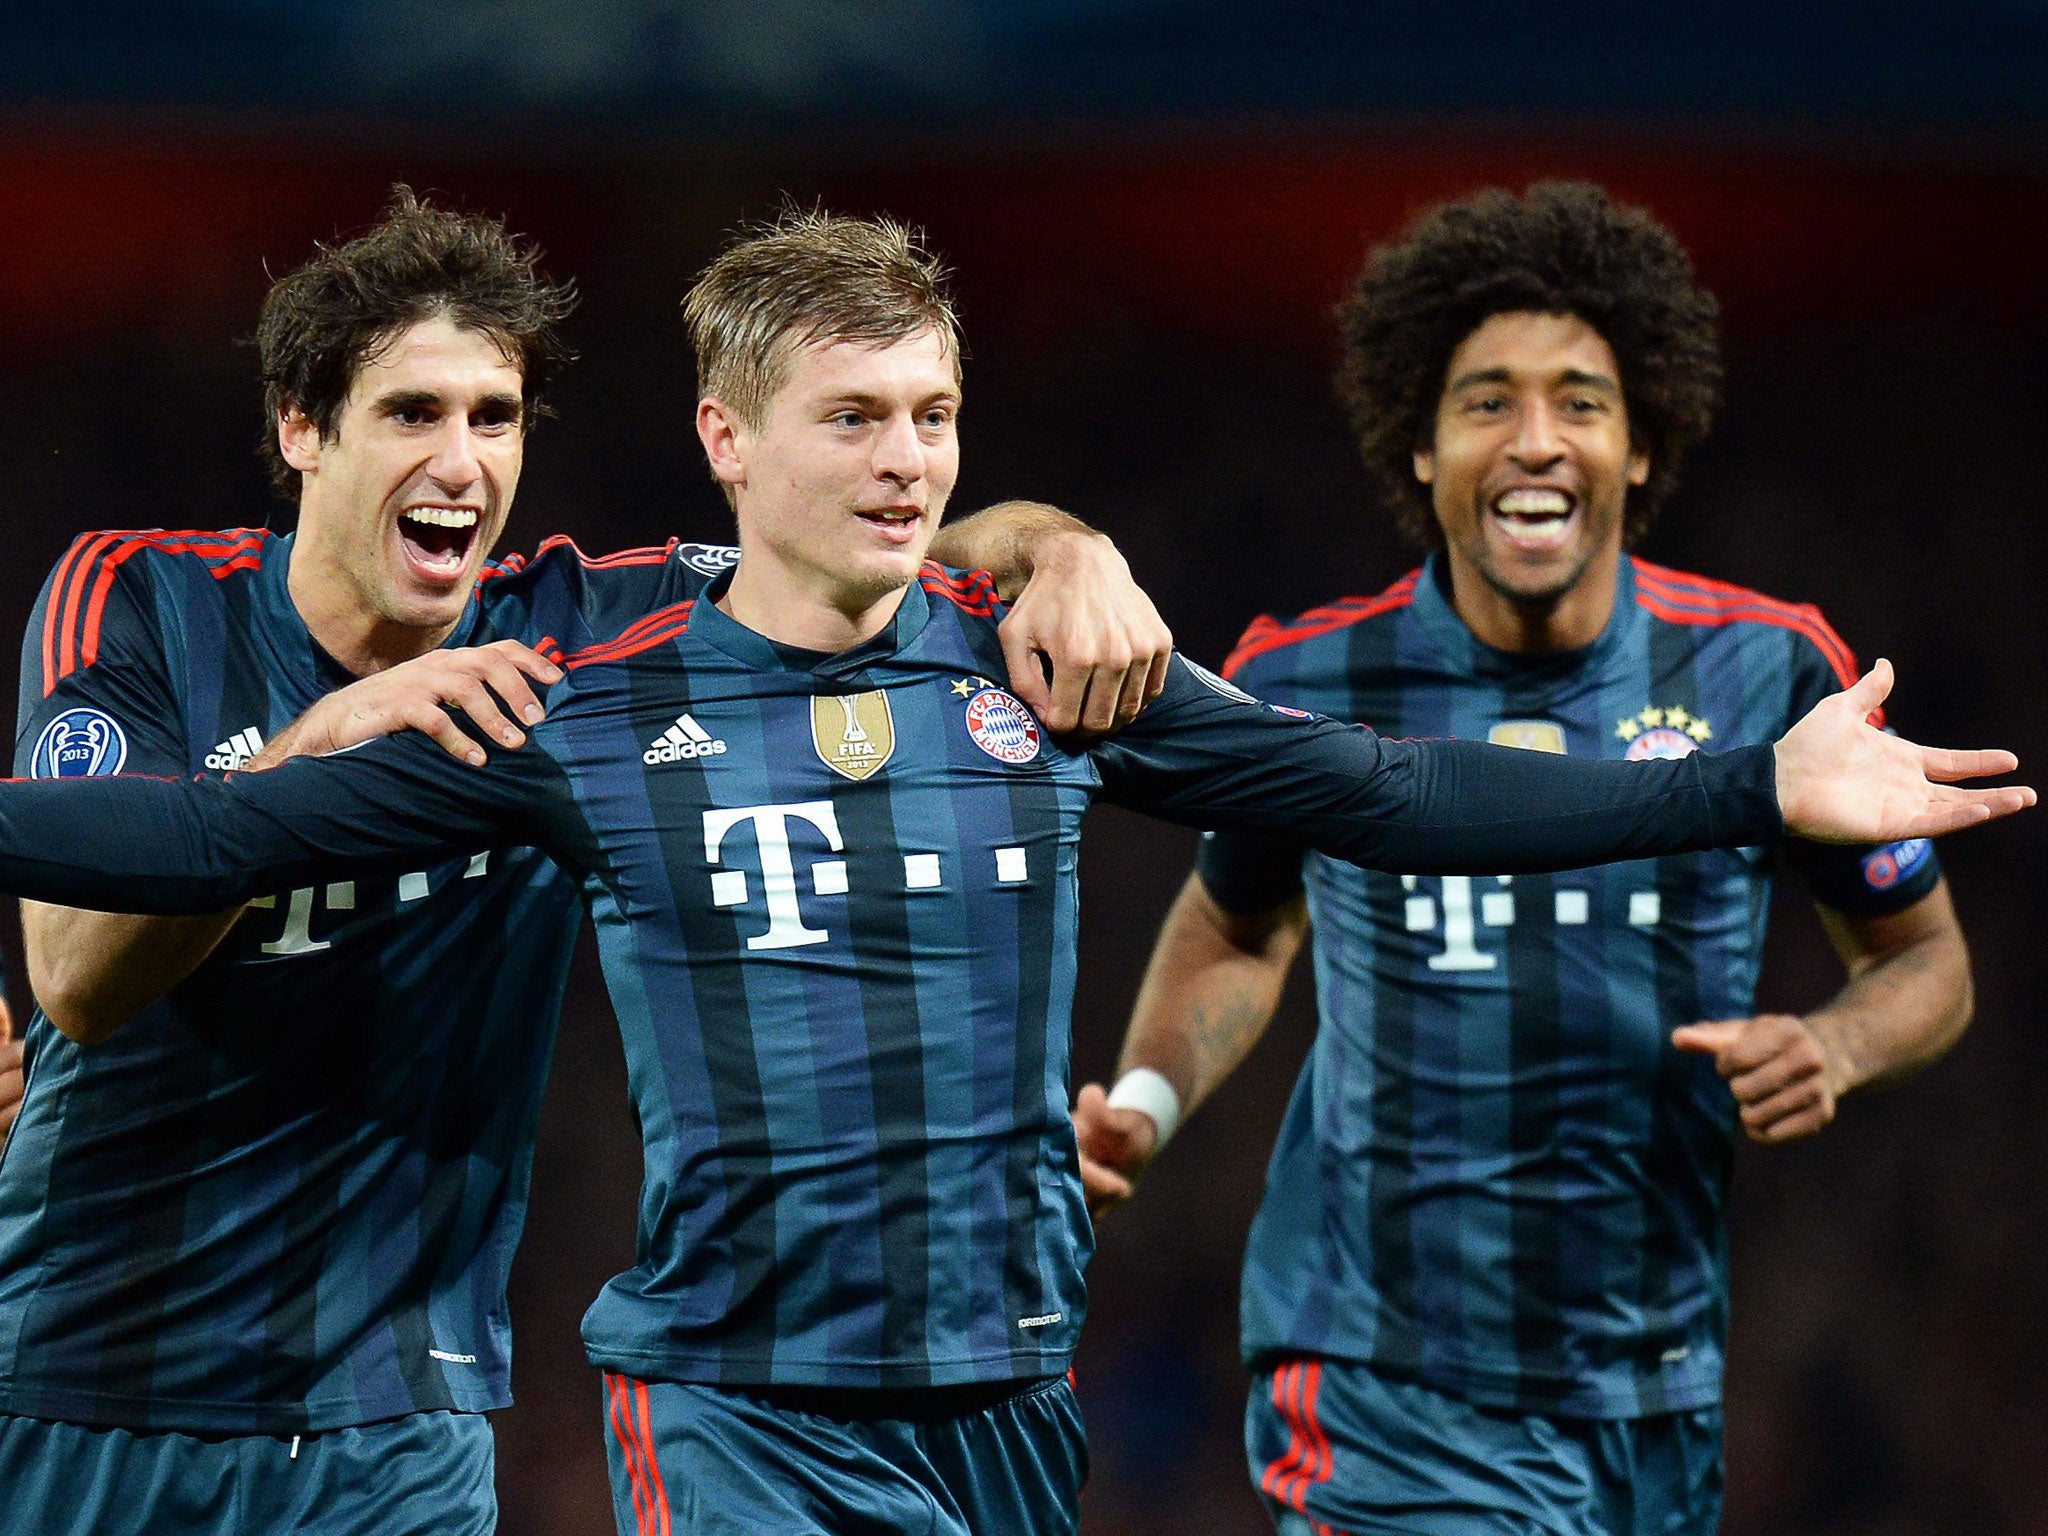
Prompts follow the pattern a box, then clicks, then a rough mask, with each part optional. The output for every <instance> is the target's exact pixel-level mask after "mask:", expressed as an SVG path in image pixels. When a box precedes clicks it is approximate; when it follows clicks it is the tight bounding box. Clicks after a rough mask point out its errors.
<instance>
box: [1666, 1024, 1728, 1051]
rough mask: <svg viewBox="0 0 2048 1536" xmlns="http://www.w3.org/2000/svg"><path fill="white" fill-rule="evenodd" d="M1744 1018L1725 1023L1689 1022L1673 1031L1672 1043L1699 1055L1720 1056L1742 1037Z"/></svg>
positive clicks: (1682, 1049)
mask: <svg viewBox="0 0 2048 1536" xmlns="http://www.w3.org/2000/svg"><path fill="white" fill-rule="evenodd" d="M1742 1029H1743V1021H1742V1020H1739V1019H1737V1020H1731V1021H1730V1022H1728V1023H1725V1024H1687V1025H1684V1026H1683V1027H1681V1028H1678V1029H1674V1030H1673V1031H1671V1043H1672V1044H1673V1045H1675V1046H1677V1047H1678V1048H1679V1049H1680V1050H1681V1051H1691V1052H1693V1053H1694V1054H1695V1055H1699V1056H1719V1055H1720V1054H1721V1053H1722V1052H1723V1051H1725V1050H1727V1049H1728V1048H1729V1047H1730V1046H1732V1045H1733V1044H1735V1042H1736V1041H1737V1040H1738V1039H1740V1038H1741V1036H1742Z"/></svg>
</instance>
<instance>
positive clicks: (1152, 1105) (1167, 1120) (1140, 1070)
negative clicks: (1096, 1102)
mask: <svg viewBox="0 0 2048 1536" xmlns="http://www.w3.org/2000/svg"><path fill="white" fill-rule="evenodd" d="M1109 1107H1110V1108H1111V1109H1135V1110H1137V1111H1138V1112H1139V1113H1140V1114H1142V1115H1145V1116H1146V1117H1147V1118H1149V1119H1150V1120H1151V1122H1152V1126H1153V1142H1152V1155H1153V1156H1154V1157H1157V1156H1158V1155H1159V1154H1160V1153H1161V1152H1162V1151H1164V1150H1165V1148H1166V1143H1167V1141H1168V1140H1169V1139H1171V1137H1172V1136H1173V1133H1174V1131H1175V1130H1177V1129H1178V1128H1179V1126H1180V1093H1179V1091H1178V1090H1177V1089H1175V1087H1174V1086H1173V1084H1172V1083H1170V1082H1168V1081H1167V1080H1166V1076H1165V1074H1163V1073H1160V1072H1155V1071H1153V1070H1152V1069H1151V1068H1150V1067H1133V1068H1131V1070H1130V1071H1128V1072H1126V1073H1124V1075H1123V1076H1122V1077H1119V1078H1118V1079H1117V1080H1116V1086H1115V1087H1113V1088H1111V1089H1110V1090H1109Z"/></svg>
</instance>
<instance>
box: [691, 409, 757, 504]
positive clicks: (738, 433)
mask: <svg viewBox="0 0 2048 1536" xmlns="http://www.w3.org/2000/svg"><path fill="white" fill-rule="evenodd" d="M697 441H698V442H700V443H702V444H703V445H704V457H705V458H706V459H707V460H709V461H710V464H711V473H712V476H713V478H715V479H716V480H717V481H718V482H719V483H720V484H721V485H726V486H740V485H745V484H746V483H747V459H748V457H749V455H750V454H751V453H752V451H753V446H754V435H753V433H751V432H749V431H748V430H747V428H746V424H745V423H744V422H742V421H741V420H740V419H739V416H738V414H737V413H736V412H734V410H733V409H732V407H730V406H729V405H727V404H726V403H725V402H724V401H723V400H721V399H719V398H718V397H717V396H716V395H706V396H705V397H704V398H703V399H702V400H699V401H698V402H697Z"/></svg>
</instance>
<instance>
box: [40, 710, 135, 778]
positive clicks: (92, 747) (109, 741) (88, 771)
mask: <svg viewBox="0 0 2048 1536" xmlns="http://www.w3.org/2000/svg"><path fill="white" fill-rule="evenodd" d="M127 761H128V736H127V733H126V732H124V731H123V730H122V729H121V726H120V724H119V722H118V721H116V720H115V719H114V717H113V716H112V715H108V714H103V713H102V712H101V711H99V710H97V709H67V710H65V711H64V713H63V714H61V715H59V716H58V717H57V718H56V719H54V720H52V721H51V722H50V723H49V724H48V725H46V726H44V727H43V734H42V735H40V736H38V737H37V738H36V750H35V754H34V755H33V756H32V757H31V758H30V759H29V769H28V771H29V777H30V778H32V779H90V778H98V777H100V776H101V775H102V774H109V773H119V772H120V771H121V765H122V764H123V763H125V762H127Z"/></svg>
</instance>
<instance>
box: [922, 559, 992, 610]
mask: <svg viewBox="0 0 2048 1536" xmlns="http://www.w3.org/2000/svg"><path fill="white" fill-rule="evenodd" d="M917 579H918V582H919V583H920V584H921V585H922V586H923V587H924V589H925V591H927V592H929V593H931V594H932V595H933V596H935V597H943V598H945V599H946V601H948V602H949V603H951V604H952V605H953V606H954V607H956V608H959V609H961V610H963V611H964V612H967V613H972V614H978V615H983V616H986V615H988V614H992V613H994V612H995V611H996V603H997V602H998V601H999V599H998V598H997V597H996V581H995V578H994V577H993V576H991V575H989V573H988V572H987V571H967V572H965V573H964V574H962V575H959V576H955V575H954V574H953V573H952V572H951V571H949V570H947V569H946V568H945V567H944V566H943V565H940V564H939V563H938V562H937V561H936V560H927V561H925V563H924V568H923V569H922V570H920V571H919V572H918V575H917Z"/></svg>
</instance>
